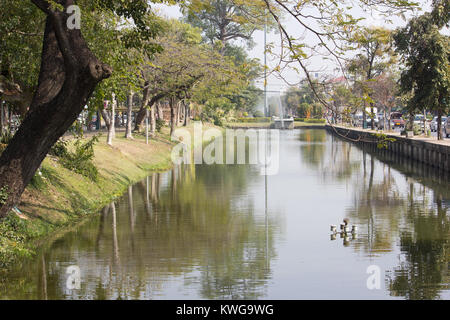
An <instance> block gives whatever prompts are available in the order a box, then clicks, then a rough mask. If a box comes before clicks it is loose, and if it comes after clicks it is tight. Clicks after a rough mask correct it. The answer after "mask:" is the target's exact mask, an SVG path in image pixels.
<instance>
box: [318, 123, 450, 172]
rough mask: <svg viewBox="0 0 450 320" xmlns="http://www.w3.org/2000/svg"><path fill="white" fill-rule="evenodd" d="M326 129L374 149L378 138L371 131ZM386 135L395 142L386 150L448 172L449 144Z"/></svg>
mask: <svg viewBox="0 0 450 320" xmlns="http://www.w3.org/2000/svg"><path fill="white" fill-rule="evenodd" d="M326 129H327V130H328V131H329V132H331V133H333V134H336V135H338V136H340V137H342V138H343V139H348V140H349V141H353V142H354V143H357V144H362V145H366V146H369V147H371V148H373V149H374V150H375V149H377V141H378V138H377V137H376V136H375V135H374V134H373V133H371V132H367V131H362V130H358V129H351V128H343V127H336V126H334V127H331V126H329V125H327V126H326ZM386 136H387V137H388V138H394V139H395V142H389V143H388V149H387V151H388V152H392V153H394V154H397V155H400V156H403V157H405V158H408V159H410V160H414V161H418V162H421V163H424V164H426V165H429V166H431V167H433V168H436V169H439V170H442V171H446V172H450V145H445V144H439V143H433V142H431V141H423V140H416V139H409V138H405V137H399V136H396V135H389V134H388V135H386ZM385 151H386V150H385Z"/></svg>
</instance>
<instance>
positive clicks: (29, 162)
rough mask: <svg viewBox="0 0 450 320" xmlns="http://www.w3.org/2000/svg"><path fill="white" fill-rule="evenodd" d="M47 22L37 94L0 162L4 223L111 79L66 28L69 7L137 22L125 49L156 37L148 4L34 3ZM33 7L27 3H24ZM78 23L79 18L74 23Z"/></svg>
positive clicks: (77, 32) (103, 0) (78, 35)
mask: <svg viewBox="0 0 450 320" xmlns="http://www.w3.org/2000/svg"><path fill="white" fill-rule="evenodd" d="M31 2H32V3H33V4H34V5H35V6H36V7H37V8H38V9H39V10H40V11H42V14H43V16H44V17H45V29H44V30H43V44H42V56H41V67H40V71H39V78H38V84H37V89H36V92H35V93H34V97H33V100H32V102H31V105H30V109H29V111H28V113H27V115H26V117H25V119H24V121H23V122H22V124H21V126H20V128H19V130H18V131H17V133H16V134H15V136H14V138H13V139H12V141H11V142H10V143H9V145H8V147H7V148H6V150H5V151H4V152H3V153H2V155H1V157H0V186H1V188H2V190H3V192H4V193H6V194H7V197H6V199H5V200H4V201H2V203H0V218H1V217H5V216H6V215H7V213H8V212H9V210H10V209H11V208H12V207H13V206H14V205H16V204H17V203H18V202H19V200H20V196H21V195H22V193H23V191H24V189H25V187H26V186H27V185H28V183H29V182H30V181H31V179H32V177H33V176H34V174H35V172H36V170H37V169H38V168H39V166H40V164H41V163H42V161H43V159H44V158H45V156H46V155H47V153H48V151H49V150H50V148H51V147H52V146H53V144H54V143H55V142H56V141H57V140H58V139H59V138H60V137H61V136H62V135H63V134H64V133H65V132H66V131H67V129H68V128H69V127H70V126H71V125H72V124H73V123H74V121H75V120H76V119H77V117H78V115H79V114H80V112H81V111H82V110H83V108H84V106H85V105H86V103H87V101H88V100H89V98H90V97H91V95H92V93H93V91H94V89H95V88H96V86H97V84H98V83H99V82H101V81H102V80H103V79H106V78H109V77H110V76H111V74H112V69H111V67H110V66H108V65H106V64H104V63H103V62H102V61H100V60H99V59H98V58H97V57H96V56H95V54H94V53H93V52H92V51H91V50H90V48H89V45H88V42H87V41H86V39H85V37H84V36H83V34H82V31H81V29H79V28H77V27H76V26H73V25H72V24H71V23H68V21H69V19H73V18H74V17H73V15H72V14H73V12H71V11H70V13H69V10H68V8H69V6H72V5H79V6H80V8H83V9H84V11H83V15H82V17H84V18H85V19H87V17H89V16H90V17H91V18H93V17H95V18H96V19H98V18H99V17H101V12H104V11H108V12H114V13H115V14H116V15H117V16H118V17H123V18H125V19H130V20H132V21H133V22H134V24H133V28H132V29H130V34H129V36H127V37H124V38H123V41H125V42H127V45H128V46H130V47H132V46H139V45H140V43H141V39H143V38H147V39H148V38H150V37H152V36H154V34H155V26H152V25H151V23H150V22H151V20H147V17H148V12H149V4H148V3H147V1H143V0H142V1H133V2H124V1H118V0H94V1H75V0H52V1H47V0H32V1H31ZM20 3H21V5H22V6H29V5H30V3H29V2H28V1H27V2H25V1H21V2H20ZM75 18H76V17H75Z"/></svg>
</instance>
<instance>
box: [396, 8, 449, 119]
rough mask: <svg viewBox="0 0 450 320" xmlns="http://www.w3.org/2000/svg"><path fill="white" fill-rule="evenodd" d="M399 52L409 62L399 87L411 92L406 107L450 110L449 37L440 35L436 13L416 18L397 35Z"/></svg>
mask: <svg viewBox="0 0 450 320" xmlns="http://www.w3.org/2000/svg"><path fill="white" fill-rule="evenodd" d="M394 40H395V44H396V47H397V52H398V53H399V54H400V55H401V56H402V57H403V59H404V60H405V62H406V68H405V70H404V71H403V72H402V74H401V78H400V90H401V92H402V93H403V94H405V95H409V99H408V103H407V110H408V111H409V112H410V113H415V112H416V110H420V111H422V110H423V109H424V108H426V109H428V110H431V111H434V112H442V113H444V114H445V113H447V112H448V111H449V110H450V69H449V65H450V39H449V37H448V36H445V35H443V34H441V32H440V27H439V26H438V25H437V24H436V23H435V20H434V19H433V14H429V13H426V14H424V15H422V16H420V17H417V18H413V19H412V20H411V21H410V22H409V23H408V25H407V26H406V27H405V28H402V29H399V30H397V31H396V32H395V34H394Z"/></svg>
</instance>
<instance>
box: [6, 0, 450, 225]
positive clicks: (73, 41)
mask: <svg viewBox="0 0 450 320" xmlns="http://www.w3.org/2000/svg"><path fill="white" fill-rule="evenodd" d="M153 3H166V4H175V3H177V4H180V5H181V7H182V9H183V12H184V21H185V22H190V24H191V25H190V26H189V25H186V24H183V23H180V22H175V21H167V20H164V19H161V18H160V17H158V16H157V15H155V13H154V11H153V10H152V8H151V6H152V4H153ZM433 4H434V8H435V10H434V11H433V13H432V14H430V16H429V18H428V19H427V21H428V23H429V24H431V25H432V27H430V28H427V29H426V30H427V31H428V30H432V31H433V30H434V31H433V32H434V33H433V36H432V37H430V38H429V40H428V41H430V42H433V41H434V40H436V39H437V38H438V37H439V35H440V33H439V29H440V26H443V25H445V24H446V23H447V22H448V7H449V5H448V0H434V1H433ZM73 5H77V6H78V7H79V8H81V16H77V15H76V14H75V16H74V14H73V11H72V10H69V9H73V7H72V6H73ZM351 6H359V7H362V8H363V9H367V10H377V11H379V12H382V13H384V14H390V15H394V14H401V13H404V12H406V11H409V10H411V9H413V8H415V7H416V6H417V5H416V4H415V3H414V2H410V1H398V0H382V1H379V0H377V1H367V0H359V1H349V0H336V1H329V0H315V1H295V0H292V1H284V0H282V1H281V0H253V1H249V0H220V1H219V0H154V1H147V0H137V1H122V0H30V1H19V0H14V1H8V3H5V2H1V3H0V41H1V43H2V47H1V52H0V69H1V78H0V90H1V91H0V92H1V93H0V94H1V95H2V96H1V98H2V99H3V100H6V101H8V104H9V105H10V106H13V108H15V109H14V110H16V112H17V114H19V115H20V117H21V118H22V119H23V121H22V122H21V125H20V127H19V129H18V131H17V133H16V134H15V136H14V138H13V139H12V140H11V142H10V143H9V145H8V147H7V148H6V150H5V151H4V152H3V153H2V155H1V157H0V186H1V188H2V194H5V197H3V198H4V200H2V203H0V217H4V216H5V215H6V214H7V212H9V210H10V209H11V208H12V207H13V206H14V205H15V204H17V203H18V201H19V200H20V196H21V194H22V192H23V191H24V189H25V187H26V186H27V185H28V183H29V182H30V180H31V178H32V177H33V176H34V174H35V172H36V170H37V169H38V168H39V166H40V164H41V162H42V161H43V159H44V158H45V156H46V155H47V153H48V151H49V150H50V148H51V147H52V146H53V145H54V144H55V142H56V141H58V139H59V138H60V137H61V136H62V135H63V134H64V133H65V132H66V131H67V130H68V129H69V128H70V127H71V126H72V125H73V123H74V122H75V121H76V119H77V117H78V115H79V114H80V112H81V111H82V110H83V109H84V108H85V106H86V105H88V106H89V108H91V110H92V109H93V110H99V109H100V110H101V111H104V110H102V109H103V106H104V101H105V100H109V101H110V105H111V107H112V106H113V105H115V103H114V102H115V99H112V97H113V94H114V95H115V96H116V98H117V99H118V100H119V101H125V100H127V101H128V102H129V103H128V106H127V107H128V112H127V113H128V117H127V121H128V123H127V137H131V134H132V126H131V116H130V115H131V108H132V101H133V98H132V96H134V95H139V97H140V101H141V107H140V110H139V112H138V115H137V117H136V120H137V121H136V125H135V129H137V130H139V127H140V123H141V119H143V114H145V113H146V112H147V111H146V110H147V109H149V112H150V117H152V110H153V108H152V106H153V105H154V104H155V102H157V101H158V100H161V99H165V100H166V101H169V104H170V105H171V113H172V120H173V117H174V114H176V113H177V112H178V111H177V110H180V109H184V110H185V111H184V113H186V112H187V113H188V112H189V111H188V108H187V107H186V106H192V105H195V106H196V108H198V109H200V110H201V111H202V112H201V116H202V117H204V118H206V119H209V120H214V121H215V122H216V123H220V121H221V119H223V118H226V117H227V116H231V115H232V111H234V110H241V111H245V112H248V111H252V110H251V109H252V108H253V106H254V103H255V101H256V99H257V95H258V91H257V90H255V88H254V87H252V85H251V80H252V79H254V78H255V77H257V76H258V74H259V73H261V71H262V67H261V66H259V65H258V63H257V62H256V61H254V60H251V59H249V58H248V57H247V56H246V54H245V50H244V49H243V48H240V47H238V46H236V43H237V42H236V41H238V42H239V41H243V42H244V43H245V44H246V45H247V46H249V47H251V46H252V41H251V39H252V35H253V33H254V32H255V31H256V30H261V29H262V28H263V25H264V24H265V23H266V22H267V24H268V26H269V28H271V27H276V28H277V29H278V30H279V31H280V37H281V41H282V47H283V50H282V52H281V54H280V64H285V65H288V66H291V67H293V68H295V69H297V70H299V71H303V72H304V74H306V77H307V82H308V83H309V85H310V88H311V90H312V92H313V93H314V96H315V97H316V100H317V102H319V103H321V104H322V105H323V107H324V108H325V109H327V110H334V111H336V112H337V111H338V110H336V107H335V105H334V103H333V100H331V102H330V100H329V99H328V97H327V96H326V95H322V94H321V92H320V87H321V86H323V85H324V84H319V83H315V82H314V81H313V79H312V78H311V76H310V74H311V73H310V70H309V69H308V60H309V59H310V58H312V57H313V56H316V55H318V54H322V53H325V54H327V55H328V57H329V58H330V59H332V60H335V62H337V63H338V64H339V65H341V66H342V67H344V64H345V63H343V61H345V60H346V59H344V58H345V57H346V53H348V45H343V43H344V42H348V39H349V36H351V37H350V38H351V39H352V43H353V46H354V43H358V45H357V46H356V48H357V49H361V50H362V51H361V52H364V50H366V51H367V52H366V53H367V54H368V55H369V54H370V53H373V52H378V51H379V49H380V48H377V47H375V48H374V47H372V43H373V42H372V41H370V40H368V39H367V37H368V36H371V35H370V34H369V35H368V34H364V32H365V30H362V29H361V27H360V25H359V22H360V19H358V18H357V17H353V16H352V15H351V14H350V11H349V8H350V7H351ZM283 16H288V17H290V18H292V19H294V21H295V22H297V23H298V27H299V28H300V29H301V30H304V32H305V37H300V38H299V37H295V36H292V35H291V34H290V32H289V31H288V30H287V29H286V28H285V26H284V20H283V19H282V17H283ZM79 17H81V23H80V24H79V27H78V24H75V27H73V26H72V27H69V23H68V22H69V20H71V21H72V20H73V19H74V18H75V19H77V18H79ZM409 28H410V29H408V30H410V31H411V30H413V25H412V24H410V26H409ZM414 28H416V27H414ZM408 30H405V32H406V33H404V34H407V31H408ZM424 30H425V29H424ZM430 32H431V31H430ZM436 32H437V33H436ZM410 33H411V35H410V37H407V36H404V37H400V36H399V37H397V38H395V39H396V41H398V43H399V46H398V47H399V50H400V51H399V52H400V53H401V54H403V55H404V57H405V58H406V59H408V60H407V61H408V64H410V65H412V64H413V62H414V61H413V60H414V58H415V57H416V56H417V54H416V52H414V51H412V50H409V49H408V48H410V47H408V46H412V45H414V43H416V42H420V41H419V40H422V39H417V40H418V41H416V42H414V41H413V40H414V39H416V38H419V36H417V29H414V30H413V31H411V32H410ZM199 35H201V36H199ZM308 35H309V37H308V39H311V37H313V38H314V39H315V41H310V40H308V43H306V42H305V41H304V39H305V38H306V37H307V36H308ZM376 36H377V38H380V37H378V33H377V34H376ZM433 37H434V38H433ZM369 39H370V37H369ZM401 39H404V42H405V43H407V46H406V47H405V48H406V49H405V50H406V51H404V52H402V51H401V50H402V49H401V47H402V46H401V45H400V43H401V42H402V40H401ZM445 39H447V40H445V41H444V40H442V41H440V40H439V41H438V43H439V44H441V43H442V46H440V47H439V48H440V49H439V48H438V47H437V46H435V45H434V42H433V45H431V48H432V49H430V50H432V53H438V52H439V50H441V51H443V52H448V51H446V50H448V49H445V46H444V45H446V44H445V43H447V42H448V38H445ZM420 47H422V46H420ZM266 49H267V50H268V51H269V52H270V51H272V50H271V48H266ZM421 52H422V51H421ZM272 53H273V52H272ZM361 54H362V55H363V53H361ZM429 56H430V55H427V57H429ZM432 56H434V55H432ZM440 57H441V58H439V59H437V60H439V61H440V62H439V63H440V64H439V66H440V67H438V68H435V70H437V71H438V72H440V73H441V75H442V77H441V80H442V79H443V80H445V79H446V80H445V81H447V82H448V63H447V65H446V66H447V67H446V68H447V69H445V68H442V64H441V62H442V61H444V60H445V59H442V55H440ZM360 58H361V59H360V60H361V61H363V59H362V58H363V57H362V56H361V57H360ZM364 58H365V56H364ZM355 59H356V60H355V62H358V57H357V58H355ZM361 61H360V62H361ZM432 61H436V59H430V67H432V66H433V65H432V64H433V63H432ZM370 62H373V61H370ZM444 62H445V61H444ZM447 62H448V60H447ZM369 65H371V66H373V64H370V63H369ZM410 65H409V66H410ZM345 67H346V66H345ZM277 69H278V70H283V69H284V68H283V67H282V66H281V67H279V68H277ZM358 69H360V66H358V63H356V64H355V70H358ZM349 70H351V69H350V68H349ZM365 70H366V71H367V73H366V76H365V77H363V78H361V83H362V87H361V89H360V90H361V92H363V94H361V96H362V97H363V99H362V100H363V101H364V103H366V104H369V106H372V105H373V102H372V101H371V99H372V98H371V97H370V94H369V93H368V92H369V91H368V90H366V89H365V85H366V84H367V82H368V81H371V80H372V79H373V77H374V76H375V75H374V71H373V70H374V69H373V68H370V70H369V69H365ZM426 70H429V68H427V69H426ZM417 71H420V70H416V73H415V74H417ZM405 77H406V76H405ZM405 77H402V79H403V78H405ZM364 79H365V80H366V81H364ZM432 79H436V78H435V77H434V76H432ZM445 81H444V87H445V83H446V82H445ZM420 83H422V82H420ZM423 83H425V81H423ZM431 83H433V85H437V86H440V85H441V84H440V83H443V82H442V81H431ZM412 87H413V89H411V91H413V92H412V94H413V95H414V94H419V93H420V92H422V91H423V90H422V89H423V88H425V86H424V85H421V84H419V81H418V80H417V79H415V80H414V81H413V85H412ZM402 88H404V90H407V88H408V86H407V85H406V84H405V85H404V86H403V85H402ZM426 88H428V87H426ZM447 88H448V86H447ZM427 92H433V94H434V93H438V94H437V96H439V98H438V99H437V100H436V101H438V102H439V103H441V102H446V103H448V99H446V98H447V97H448V91H447V92H446V91H445V90H440V89H439V90H437V91H436V90H434V89H433V90H431V91H430V90H428V91H427ZM113 100H114V101H113ZM372 100H373V99H372ZM420 101H427V102H430V101H431V98H430V99H425V100H423V99H422V100H420ZM430 103H431V102H430ZM176 106H179V107H176ZM181 106H184V108H182V107H181ZM431 108H434V107H432V106H430V109H431ZM108 110H110V109H108ZM103 114H104V117H105V119H106V120H107V119H108V116H109V118H110V120H109V121H106V122H107V124H108V123H109V127H112V124H113V123H112V122H113V121H112V119H114V117H111V115H112V114H108V112H103ZM154 118H155V116H153V119H154ZM153 119H152V121H151V123H152V127H153V128H154V120H153ZM173 123H174V121H172V124H173ZM111 132H112V131H111Z"/></svg>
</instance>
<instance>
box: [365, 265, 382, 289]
mask: <svg viewBox="0 0 450 320" xmlns="http://www.w3.org/2000/svg"><path fill="white" fill-rule="evenodd" d="M366 273H367V274H370V276H369V278H367V282H366V284H367V289H369V290H380V289H381V268H380V267H379V266H376V265H371V266H369V267H367V270H366Z"/></svg>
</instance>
